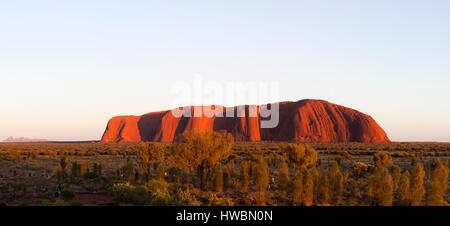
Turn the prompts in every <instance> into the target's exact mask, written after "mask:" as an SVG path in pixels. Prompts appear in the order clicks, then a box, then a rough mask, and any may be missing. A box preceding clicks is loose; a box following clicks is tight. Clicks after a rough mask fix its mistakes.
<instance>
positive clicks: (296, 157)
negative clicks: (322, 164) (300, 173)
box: [283, 144, 317, 169]
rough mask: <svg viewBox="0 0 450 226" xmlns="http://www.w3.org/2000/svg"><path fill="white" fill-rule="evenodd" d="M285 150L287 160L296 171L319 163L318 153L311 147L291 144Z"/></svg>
mask: <svg viewBox="0 0 450 226" xmlns="http://www.w3.org/2000/svg"><path fill="white" fill-rule="evenodd" d="M283 149H284V151H285V158H286V160H287V161H288V162H289V163H290V164H291V165H292V166H293V167H294V168H296V169H301V168H304V167H307V166H309V165H313V164H315V163H316V162H317V152H316V150H314V148H312V147H311V146H309V145H303V144H289V145H287V146H286V147H284V148H283Z"/></svg>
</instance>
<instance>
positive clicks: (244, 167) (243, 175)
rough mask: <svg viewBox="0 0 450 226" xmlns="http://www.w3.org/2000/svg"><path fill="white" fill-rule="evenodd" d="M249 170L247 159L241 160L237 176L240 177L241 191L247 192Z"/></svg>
mask: <svg viewBox="0 0 450 226" xmlns="http://www.w3.org/2000/svg"><path fill="white" fill-rule="evenodd" d="M249 170H250V165H249V163H248V162H247V161H243V162H241V164H240V165H239V177H240V179H241V191H242V192H247V190H248V183H249V177H250V175H249Z"/></svg>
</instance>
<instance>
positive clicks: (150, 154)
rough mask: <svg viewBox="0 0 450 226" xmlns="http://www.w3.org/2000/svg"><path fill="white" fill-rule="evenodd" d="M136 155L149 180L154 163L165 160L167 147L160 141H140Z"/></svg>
mask: <svg viewBox="0 0 450 226" xmlns="http://www.w3.org/2000/svg"><path fill="white" fill-rule="evenodd" d="M136 156H137V163H138V165H139V166H140V167H141V168H142V169H143V171H144V174H145V176H146V177H147V180H149V179H150V177H151V172H150V171H151V168H152V164H153V163H155V162H163V161H164V156H165V147H164V145H163V144H158V143H149V142H145V143H140V144H139V146H138V147H137V151H136Z"/></svg>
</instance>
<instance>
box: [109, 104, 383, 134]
mask: <svg viewBox="0 0 450 226" xmlns="http://www.w3.org/2000/svg"><path fill="white" fill-rule="evenodd" d="M278 104H279V105H278V106H279V123H278V124H277V126H275V127H274V128H263V127H261V121H262V120H263V118H261V116H260V115H256V116H255V117H254V116H253V115H251V114H249V109H250V107H249V106H248V105H246V106H243V107H244V108H243V109H245V112H246V114H245V115H244V116H242V117H238V115H237V114H235V115H234V116H233V117H228V116H227V117H216V116H206V115H201V116H200V117H192V116H191V117H186V116H184V115H183V116H181V117H175V116H174V114H172V112H171V110H168V111H160V112H152V113H148V114H144V115H141V116H117V117H113V118H112V119H110V120H109V122H108V125H107V127H106V130H105V132H104V134H103V137H102V140H101V141H102V142H139V141H154V142H171V141H173V139H174V137H175V136H176V135H177V134H179V133H183V132H193V131H219V130H226V131H228V132H230V133H232V134H233V137H234V139H235V140H236V141H288V142H365V143H389V142H390V140H389V138H388V137H387V135H386V132H385V131H384V130H383V129H382V128H381V127H380V126H379V125H378V124H377V123H376V122H375V120H374V119H373V118H372V117H371V116H369V115H366V114H364V113H361V112H359V111H357V110H354V109H351V108H347V107H344V106H340V105H337V104H333V103H329V102H327V101H324V100H311V99H305V100H300V101H297V102H280V103H278ZM209 107H211V106H209ZM197 108H199V107H197ZM201 108H204V107H200V109H201ZM237 108H238V107H232V108H225V107H222V106H213V109H223V111H224V112H226V111H229V110H230V109H231V110H236V109H237ZM192 109H193V108H192ZM257 111H258V112H259V111H260V107H259V106H257Z"/></svg>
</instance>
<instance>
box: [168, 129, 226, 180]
mask: <svg viewBox="0 0 450 226" xmlns="http://www.w3.org/2000/svg"><path fill="white" fill-rule="evenodd" d="M233 142H234V139H233V136H232V135H231V134H230V133H227V132H226V131H221V132H195V133H182V134H180V135H178V136H177V137H176V138H175V140H174V143H173V146H172V148H171V155H170V158H169V161H168V162H169V165H171V166H172V167H177V168H181V169H184V170H186V171H187V172H188V173H190V172H192V171H193V170H195V169H197V170H198V171H199V173H200V189H203V186H204V176H205V175H204V173H205V171H206V170H208V169H209V168H210V167H212V166H214V165H216V164H217V163H219V162H220V161H222V160H224V159H226V158H228V157H229V156H230V154H231V150H232V147H233Z"/></svg>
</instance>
